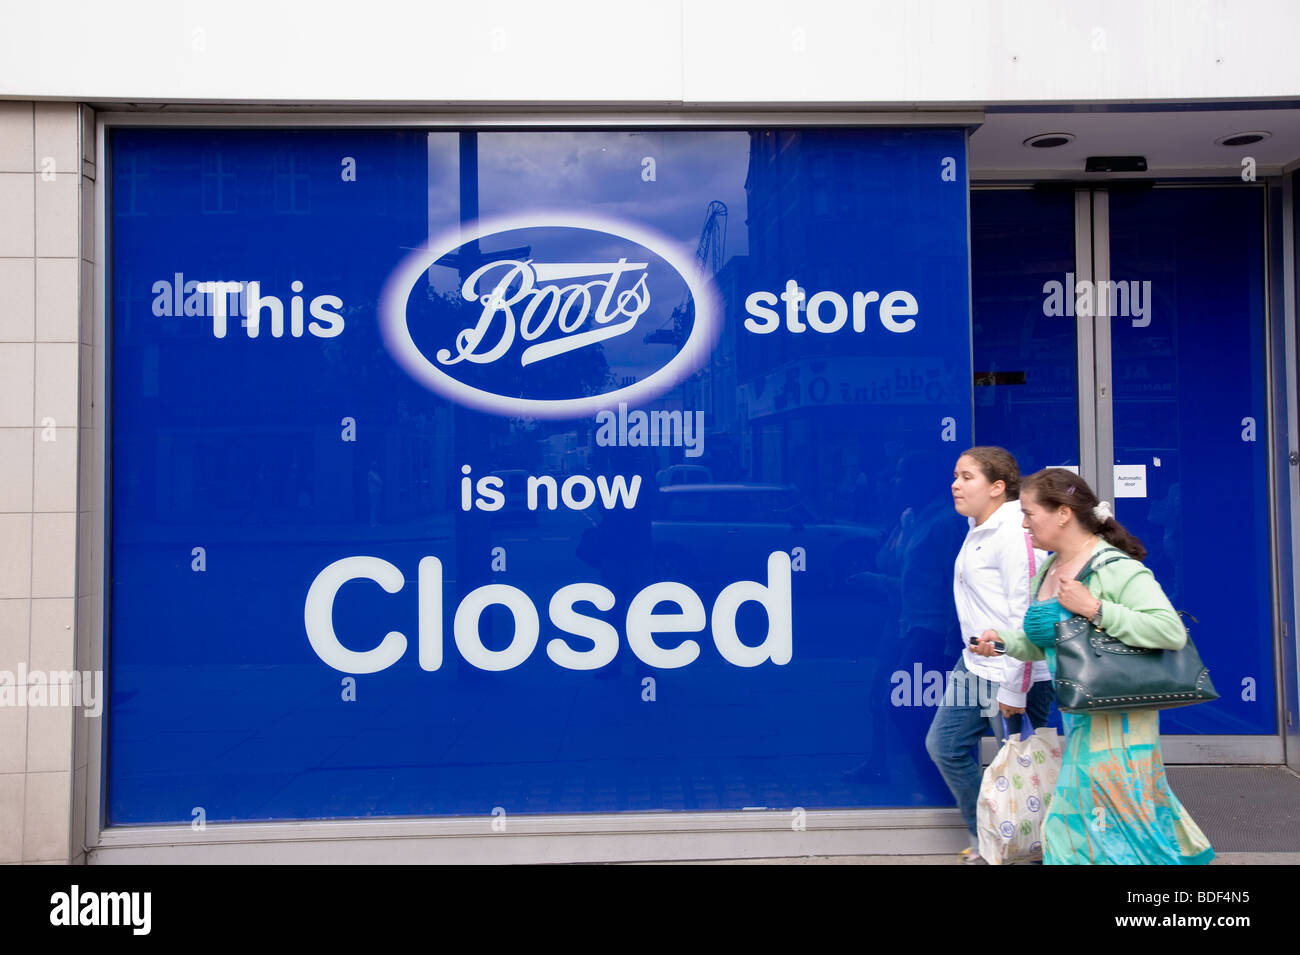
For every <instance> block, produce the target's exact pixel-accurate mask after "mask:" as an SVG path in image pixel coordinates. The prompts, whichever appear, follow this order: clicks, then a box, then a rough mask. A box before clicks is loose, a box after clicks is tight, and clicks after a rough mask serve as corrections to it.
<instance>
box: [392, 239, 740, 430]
mask: <svg viewBox="0 0 1300 955" xmlns="http://www.w3.org/2000/svg"><path fill="white" fill-rule="evenodd" d="M706 284H707V283H706V280H704V279H703V278H701V277H700V276H699V274H698V268H697V266H696V264H695V262H694V259H693V258H692V257H691V256H690V255H689V253H688V252H687V251H686V250H685V248H684V247H682V246H681V245H680V244H679V243H677V242H675V241H673V240H671V239H668V238H665V237H663V236H659V235H655V234H654V233H651V232H649V231H648V230H646V229H643V228H640V227H638V226H634V225H631V224H629V223H625V222H615V221H611V220H607V219H598V218H595V217H591V216H582V217H577V216H573V215H565V214H556V215H545V214H535V215H528V216H515V217H510V218H508V219H499V220H492V221H484V222H479V223H476V224H474V225H470V226H466V227H464V228H463V229H462V230H456V231H455V232H453V233H451V234H448V235H444V236H441V237H439V238H436V239H432V240H430V242H429V245H428V246H427V247H425V248H422V249H417V250H415V251H414V252H413V253H412V254H411V255H409V256H408V257H407V258H406V259H404V260H403V261H402V262H401V264H400V265H399V266H398V267H397V269H396V270H395V271H394V272H393V274H392V275H391V276H390V277H389V279H388V283H387V284H386V285H385V287H384V292H383V296H382V299H381V301H380V326H381V330H382V333H383V338H384V344H385V346H386V347H387V348H388V351H389V352H390V353H391V354H392V356H393V358H394V359H395V360H396V361H397V363H398V364H399V365H400V366H401V367H402V368H403V369H404V370H405V371H406V373H407V374H409V375H410V376H411V377H412V378H414V379H415V380H416V381H418V382H419V383H420V384H422V385H424V386H425V387H426V388H428V389H430V390H431V391H434V392H436V393H438V394H440V395H442V396H443V397H444V398H447V399H448V400H450V401H453V402H456V403H457V404H460V405H463V406H465V407H468V408H473V409H475V410H478V411H484V412H488V413H490V414H499V415H507V416H510V417H535V418H551V419H561V418H579V417H586V416H589V415H592V414H595V413H596V412H598V411H601V410H603V409H607V408H610V407H614V406H616V405H618V404H619V403H620V402H625V403H627V404H628V405H631V406H635V405H641V404H645V403H647V402H648V401H650V400H652V399H654V398H656V397H658V396H659V395H661V394H663V393H664V392H665V391H667V390H668V389H670V388H672V387H673V386H674V385H676V384H678V383H679V382H680V381H682V380H683V379H684V378H686V377H687V376H689V375H690V374H692V373H693V372H695V371H696V370H698V369H699V367H700V366H701V365H702V364H703V363H704V361H705V360H707V358H708V356H709V352H710V351H711V350H712V348H713V345H714V342H715V341H716V339H717V334H718V326H719V322H720V320H719V312H718V309H717V306H716V304H715V302H714V299H713V296H712V293H711V291H710V290H708V289H707V288H705V286H706Z"/></svg>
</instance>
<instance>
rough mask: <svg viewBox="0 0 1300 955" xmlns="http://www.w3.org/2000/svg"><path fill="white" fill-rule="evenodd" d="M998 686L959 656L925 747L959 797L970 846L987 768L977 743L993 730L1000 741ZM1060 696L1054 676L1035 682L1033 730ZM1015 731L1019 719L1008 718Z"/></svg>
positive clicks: (1030, 710) (1028, 707) (1030, 712)
mask: <svg viewBox="0 0 1300 955" xmlns="http://www.w3.org/2000/svg"><path fill="white" fill-rule="evenodd" d="M997 695H998V684H996V683H994V682H992V681H990V680H985V679H984V678H983V677H979V676H976V675H974V674H973V673H970V672H969V671H968V670H967V669H966V660H965V659H964V658H962V657H958V659H957V665H956V666H955V667H953V670H952V673H951V674H950V675H949V677H948V685H947V686H946V687H945V688H944V697H943V702H942V703H941V704H940V705H939V708H938V709H937V710H936V711H935V714H934V721H933V722H932V723H931V724H930V732H928V733H926V735H925V749H926V752H928V753H929V754H930V758H931V759H932V760H934V764H935V765H936V766H938V767H939V773H940V774H941V775H942V776H943V781H944V782H946V783H947V784H948V788H949V789H950V790H952V795H953V798H955V799H956V800H957V808H958V809H959V810H960V811H961V817H962V819H963V820H965V822H966V828H967V829H969V830H970V837H971V845H975V844H976V843H977V841H978V837H977V834H976V831H975V803H976V800H977V799H978V798H979V791H980V782H981V781H982V780H983V778H984V771H983V770H982V769H980V764H979V760H978V759H977V758H976V752H977V750H976V747H977V746H979V741H980V737H982V736H983V735H984V734H985V733H987V732H988V731H989V730H990V729H992V730H993V735H994V736H996V737H997V738H998V739H999V740H1000V739H1002V718H1001V715H1000V714H999V713H998V712H997ZM1055 697H1056V694H1055V693H1054V692H1053V691H1052V681H1051V680H1041V681H1039V682H1037V683H1034V684H1033V685H1032V687H1031V688H1030V690H1029V697H1028V700H1027V701H1026V703H1025V712H1026V715H1027V716H1028V717H1029V722H1030V724H1032V725H1033V726H1034V727H1035V728H1037V727H1040V726H1046V725H1047V716H1048V712H1049V711H1050V710H1051V707H1052V700H1053V699H1055ZM980 700H987V701H990V705H991V707H992V708H993V710H994V713H993V715H992V716H986V715H985V714H984V713H983V712H982V710H981V707H980ZM1007 723H1008V726H1009V729H1010V730H1011V732H1012V733H1017V732H1020V724H1021V717H1020V716H1012V717H1009V718H1008V719H1007Z"/></svg>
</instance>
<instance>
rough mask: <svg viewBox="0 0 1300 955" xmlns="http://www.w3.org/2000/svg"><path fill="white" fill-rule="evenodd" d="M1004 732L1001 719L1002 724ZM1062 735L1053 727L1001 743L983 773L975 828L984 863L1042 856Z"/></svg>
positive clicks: (1035, 858)
mask: <svg viewBox="0 0 1300 955" xmlns="http://www.w3.org/2000/svg"><path fill="white" fill-rule="evenodd" d="M1002 726H1003V730H1004V733H1005V730H1006V720H1005V719H1004V720H1003V723H1002ZM1061 746H1062V738H1061V735H1060V734H1059V733H1058V732H1057V731H1056V730H1055V729H1054V728H1052V727H1043V728H1040V729H1038V730H1035V731H1034V733H1033V734H1032V735H1031V736H1029V737H1028V738H1022V737H1021V736H1020V734H1017V735H1015V736H1012V735H1010V734H1009V733H1007V734H1006V741H1005V742H1004V743H1003V744H1002V748H1001V749H1000V750H998V754H997V755H996V756H995V757H993V762H991V763H989V768H988V769H986V770H985V771H984V781H983V783H982V784H981V785H980V794H979V803H978V804H977V806H976V809H975V826H976V830H977V831H978V833H979V851H980V856H981V857H983V859H984V861H985V862H987V863H988V864H989V865H1010V864H1012V863H1015V862H1037V861H1039V860H1040V859H1042V858H1043V841H1042V831H1043V817H1044V816H1046V815H1047V807H1048V806H1049V805H1051V802H1052V791H1053V790H1054V789H1055V788H1056V777H1057V776H1059V775H1060V773H1061Z"/></svg>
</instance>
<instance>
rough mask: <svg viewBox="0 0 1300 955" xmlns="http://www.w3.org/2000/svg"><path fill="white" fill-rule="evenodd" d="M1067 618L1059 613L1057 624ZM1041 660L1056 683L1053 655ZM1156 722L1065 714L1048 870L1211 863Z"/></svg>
mask: <svg viewBox="0 0 1300 955" xmlns="http://www.w3.org/2000/svg"><path fill="white" fill-rule="evenodd" d="M1055 602H1056V601H1055V600H1053V601H1044V602H1043V603H1055ZM1058 607H1059V604H1058ZM1032 616H1033V615H1032V614H1031V615H1030V617H1032ZM1069 616H1070V613H1069V611H1066V610H1063V609H1062V610H1061V616H1060V619H1066V618H1068V617H1069ZM1040 619H1041V618H1040ZM1028 626H1030V619H1029V617H1027V618H1026V627H1028ZM1044 653H1045V654H1046V656H1047V665H1048V667H1049V668H1050V669H1051V672H1052V679H1053V680H1055V679H1056V649H1055V647H1052V646H1047V647H1045V648H1044ZM1159 716H1160V713H1159V711H1158V710H1132V711H1111V712H1104V713H1062V714H1061V718H1062V720H1063V721H1064V724H1065V733H1066V738H1065V753H1064V754H1063V756H1062V762H1061V775H1060V776H1059V777H1058V779H1057V782H1056V791H1055V792H1054V793H1053V794H1052V799H1051V803H1050V805H1049V806H1048V810H1047V816H1046V817H1045V818H1044V820H1043V862H1044V863H1045V864H1047V865H1098V864H1110V865H1205V864H1206V863H1208V862H1210V860H1212V859H1213V858H1214V850H1213V849H1212V848H1211V847H1210V843H1209V840H1207V839H1206V838H1205V835H1204V834H1203V833H1202V832H1201V830H1200V828H1199V827H1198V826H1197V825H1196V823H1195V821H1194V820H1193V819H1192V817H1191V816H1189V815H1188V814H1187V811H1186V810H1185V809H1184V808H1183V806H1182V804H1181V803H1180V802H1179V801H1178V798H1177V797H1176V796H1174V794H1173V791H1172V790H1171V789H1170V788H1169V781H1168V779H1167V778H1166V777H1165V764H1164V760H1163V759H1162V758H1161V755H1160V725H1159Z"/></svg>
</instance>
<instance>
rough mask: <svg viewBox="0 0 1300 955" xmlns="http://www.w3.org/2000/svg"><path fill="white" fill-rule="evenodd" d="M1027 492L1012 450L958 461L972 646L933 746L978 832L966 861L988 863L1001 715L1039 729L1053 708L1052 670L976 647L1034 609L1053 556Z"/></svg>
mask: <svg viewBox="0 0 1300 955" xmlns="http://www.w3.org/2000/svg"><path fill="white" fill-rule="evenodd" d="M1019 494H1020V469H1019V467H1018V466H1017V465H1016V459H1015V458H1013V457H1012V456H1011V455H1010V454H1009V453H1008V452H1007V451H1006V450H1004V449H1003V448H997V447H975V448H971V449H969V450H968V451H966V452H965V453H964V454H962V456H961V457H959V458H958V459H957V466H956V467H955V468H954V469H953V475H952V500H953V506H954V507H955V508H956V509H957V512H958V513H959V514H962V515H964V516H965V517H966V518H967V521H968V523H969V525H970V530H969V531H968V532H967V534H966V540H965V541H964V542H963V544H962V547H961V551H960V552H959V553H958V554H957V560H956V563H955V564H954V566H953V580H952V592H953V600H954V602H955V604H956V607H957V619H958V621H959V623H960V625H961V639H962V643H963V649H962V654H961V656H960V657H959V658H958V660H957V665H956V666H955V667H954V668H953V671H952V674H951V675H950V677H949V682H948V687H947V689H946V691H945V693H944V698H943V701H942V703H941V704H940V706H939V708H938V710H937V711H936V712H935V715H934V721H933V722H932V723H931V724H930V731H929V733H928V734H926V738H925V748H926V750H927V752H929V754H930V758H931V759H932V760H934V763H935V765H936V766H938V767H939V772H940V773H941V774H942V775H943V778H944V782H946V783H947V784H948V788H949V789H950V790H952V794H953V798H954V799H956V800H957V808H958V809H960V810H961V814H962V818H963V819H964V820H965V822H966V827H967V829H969V830H970V840H971V841H970V847H969V848H968V849H966V850H964V851H963V852H962V859H963V861H965V862H978V861H979V848H978V847H979V840H978V837H977V834H976V831H975V804H976V800H977V798H978V796H979V788H980V781H981V779H982V778H983V773H982V771H981V770H980V764H979V761H978V759H976V749H975V747H977V746H978V745H979V741H980V737H982V736H984V735H985V734H986V733H988V731H989V729H990V728H992V730H993V733H994V735H995V736H1001V735H1002V734H1001V722H1002V720H1001V717H1000V716H999V715H998V711H999V710H1000V711H1001V716H1003V717H1006V716H1009V717H1011V718H1012V721H1013V722H1016V723H1019V722H1020V720H1021V717H1020V716H1019V715H1016V714H1022V713H1024V712H1025V711H1026V708H1027V709H1028V711H1029V721H1030V723H1031V724H1032V725H1034V726H1036V727H1037V726H1042V725H1045V724H1046V722H1047V715H1048V711H1049V709H1050V707H1051V705H1052V688H1051V687H1052V685H1051V682H1050V676H1049V673H1048V670H1047V665H1046V664H1045V663H1036V664H1032V665H1031V664H1028V663H1022V662H1020V661H1017V660H1012V659H1010V658H1007V657H1002V658H999V659H988V658H986V657H981V656H978V655H976V654H975V653H973V652H972V651H971V650H970V649H969V647H968V646H966V644H967V643H968V641H970V640H971V639H973V638H975V637H978V636H979V634H980V633H981V632H982V631H984V630H985V629H986V628H998V627H1015V626H1017V625H1018V624H1019V622H1020V621H1021V620H1022V619H1023V618H1024V615H1025V609H1026V608H1027V607H1028V606H1029V600H1030V589H1029V584H1030V580H1031V578H1032V577H1033V576H1034V569H1035V568H1036V567H1037V566H1038V565H1039V564H1041V563H1042V560H1043V558H1044V557H1045V556H1046V555H1045V554H1043V553H1042V552H1039V553H1035V552H1034V550H1033V547H1032V545H1031V543H1030V540H1029V535H1028V534H1026V533H1025V531H1024V530H1023V529H1022V527H1021V520H1022V516H1021V513H1020V503H1019V501H1018V500H1017V498H1018V497H1019ZM995 697H996V701H997V707H996V708H994V707H993V701H994V699H995Z"/></svg>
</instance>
